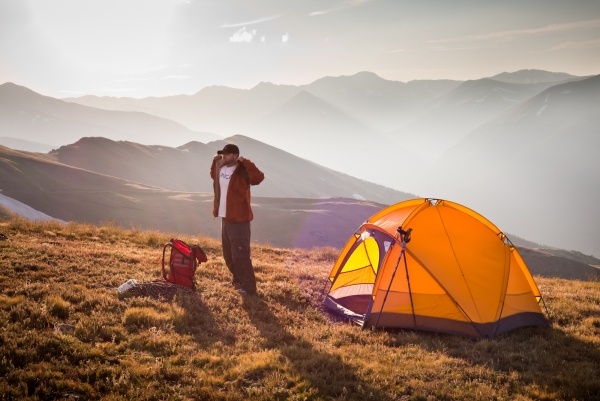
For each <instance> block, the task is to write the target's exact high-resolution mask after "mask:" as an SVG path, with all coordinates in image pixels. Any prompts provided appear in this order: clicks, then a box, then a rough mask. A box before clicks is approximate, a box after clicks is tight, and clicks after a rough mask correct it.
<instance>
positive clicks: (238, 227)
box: [210, 143, 265, 295]
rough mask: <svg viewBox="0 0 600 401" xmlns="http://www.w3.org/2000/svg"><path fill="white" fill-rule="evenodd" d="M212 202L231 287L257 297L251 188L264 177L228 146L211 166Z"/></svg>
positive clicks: (216, 156)
mask: <svg viewBox="0 0 600 401" xmlns="http://www.w3.org/2000/svg"><path fill="white" fill-rule="evenodd" d="M210 176H211V177H212V179H213V188H214V192H215V198H214V203H213V216H215V217H221V244H222V247H223V258H224V259H225V264H226V265H227V268H228V269H229V271H230V272H231V274H232V276H233V285H234V287H236V288H237V291H238V292H239V293H240V294H242V295H245V294H250V295H254V294H256V278H255V276H254V267H253V266H252V260H251V259H250V221H252V219H253V217H254V215H253V214H252V209H251V207H250V185H258V184H260V183H261V182H262V180H263V179H264V178H265V175H264V174H263V173H262V172H261V171H260V170H259V169H258V168H257V167H256V165H255V164H254V163H252V162H251V161H250V160H248V159H246V158H244V157H241V156H240V150H239V148H238V147H237V146H236V145H234V144H232V143H229V144H227V145H225V147H224V148H223V150H219V151H218V152H217V154H216V155H215V157H214V158H213V162H212V165H211V166H210Z"/></svg>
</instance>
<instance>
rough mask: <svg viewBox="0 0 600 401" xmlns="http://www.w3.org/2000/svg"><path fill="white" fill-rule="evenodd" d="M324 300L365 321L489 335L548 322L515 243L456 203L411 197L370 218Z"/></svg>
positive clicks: (347, 252) (346, 249) (349, 244)
mask: <svg viewBox="0 0 600 401" xmlns="http://www.w3.org/2000/svg"><path fill="white" fill-rule="evenodd" d="M329 280H330V282H331V287H330V289H329V291H328V293H327V295H326V297H325V300H324V301H323V303H324V305H325V306H326V307H328V308H330V309H332V310H333V311H335V312H337V313H340V314H343V315H344V316H346V317H348V318H349V319H351V320H352V321H354V322H356V323H358V324H361V325H362V326H364V327H380V328H406V329H415V330H427V331H435V332H443V333H450V334H459V335H464V336H467V337H473V338H492V337H494V336H496V335H498V334H501V333H504V332H506V331H509V330H512V329H515V328H517V327H522V326H547V321H546V318H545V317H544V315H543V313H542V311H541V308H540V301H541V299H542V297H541V294H540V291H539V289H538V288H537V285H536V284H535V281H534V280H533V277H532V275H531V273H530V272H529V269H528V268H527V266H526V264H525V262H524V261H523V259H522V258H521V256H520V255H519V253H518V251H517V249H516V248H515V247H514V246H513V245H512V243H511V242H510V241H509V240H508V238H507V237H506V236H505V235H504V234H503V233H502V232H501V231H500V230H499V229H498V228H497V227H496V226H495V225H494V224H492V223H491V222H490V221H488V220H487V219H486V218H484V217H483V216H481V215H479V214H478V213H476V212H474V211H473V210H471V209H468V208H466V207H464V206H462V205H459V204H457V203H453V202H450V201H447V200H439V199H424V198H420V199H412V200H408V201H404V202H400V203H397V204H395V205H392V206H389V207H387V208H385V209H383V210H381V211H380V212H378V213H376V214H375V215H373V216H372V217H371V218H369V219H368V220H367V221H366V222H365V223H363V224H362V226H361V227H360V228H359V229H358V230H357V232H356V233H355V234H354V235H352V236H351V238H350V239H349V241H348V242H347V243H346V246H345V247H344V249H343V250H342V252H341V253H340V256H339V257H338V259H337V261H336V263H335V265H334V266H333V268H332V270H331V272H330V275H329Z"/></svg>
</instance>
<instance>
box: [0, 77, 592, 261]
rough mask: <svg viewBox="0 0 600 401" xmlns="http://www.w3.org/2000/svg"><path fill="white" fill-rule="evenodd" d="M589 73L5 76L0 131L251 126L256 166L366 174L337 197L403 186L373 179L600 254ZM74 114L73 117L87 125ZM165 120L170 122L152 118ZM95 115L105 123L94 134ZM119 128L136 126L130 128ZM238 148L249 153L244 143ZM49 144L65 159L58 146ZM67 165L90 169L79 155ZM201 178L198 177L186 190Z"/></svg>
mask: <svg viewBox="0 0 600 401" xmlns="http://www.w3.org/2000/svg"><path fill="white" fill-rule="evenodd" d="M598 81H599V78H598V76H592V77H575V76H571V75H568V74H563V73H552V72H547V71H532V70H528V71H518V72H514V73H503V74H499V75H497V76H495V77H489V78H485V79H480V80H474V81H465V82H461V81H451V80H441V81H411V82H408V83H402V82H396V81H388V80H385V79H382V78H380V77H378V76H377V75H375V74H373V73H369V72H363V73H358V74H356V75H353V76H344V77H325V78H322V79H320V80H317V81H315V82H313V83H311V84H308V85H303V86H290V85H274V84H270V83H261V84H259V85H257V86H256V87H254V88H252V89H249V90H241V89H233V88H226V87H218V86H215V87H208V88H204V89H202V90H200V91H198V92H197V93H196V94H194V95H180V96H171V97H164V98H146V99H132V98H110V97H103V98H98V97H90V96H86V97H82V98H70V99H63V100H59V99H52V98H47V97H44V96H42V95H37V94H34V93H33V92H31V91H29V90H28V89H26V88H20V90H21V91H23V92H25V93H27V96H25V95H21V94H20V92H19V91H18V90H17V89H18V88H19V87H17V86H16V85H14V84H4V85H1V86H0V105H2V111H0V128H2V134H1V136H3V137H7V138H15V137H16V138H19V139H20V140H27V141H32V142H37V143H51V144H52V145H54V147H55V150H56V151H58V150H59V149H60V145H62V146H63V147H64V146H66V147H68V146H75V145H77V143H78V141H79V140H80V139H81V138H82V137H104V138H107V139H111V140H113V141H129V142H132V143H136V144H138V146H139V144H144V145H147V146H150V145H163V146H168V147H172V148H183V147H184V146H186V145H189V143H190V142H191V144H192V145H194V146H199V145H202V144H210V143H211V142H214V143H215V145H217V144H221V143H223V142H222V141H223V139H224V138H230V139H229V140H239V138H252V139H254V140H256V141H257V142H260V143H262V144H264V145H267V146H268V147H267V148H265V149H266V150H265V152H266V155H265V156H266V157H265V158H264V159H262V160H261V162H263V163H267V165H265V171H266V173H267V176H269V175H274V174H286V173H283V172H278V170H287V169H281V168H280V167H279V166H281V165H283V164H285V163H292V165H293V162H291V161H290V160H296V159H293V157H295V158H297V159H298V160H304V161H309V162H311V163H312V164H313V165H316V166H319V167H323V168H326V169H329V170H328V171H329V173H330V174H332V175H340V176H344V179H349V178H351V177H356V179H358V181H364V182H369V183H374V184H375V185H378V186H377V187H376V188H377V189H374V190H372V191H371V190H369V191H366V190H363V192H362V193H361V192H360V191H356V192H355V191H352V192H353V194H350V195H348V193H347V192H348V191H346V193H344V195H341V196H344V197H347V196H350V197H351V198H352V197H354V198H355V199H357V200H358V199H365V200H368V201H374V202H378V203H379V202H380V203H382V204H389V203H394V202H395V201H399V200H402V199H401V198H402V197H403V196H404V195H398V197H397V198H395V199H389V198H386V197H385V196H380V197H379V198H377V199H374V198H373V196H374V194H376V193H378V192H379V191H383V189H384V188H385V190H386V191H387V190H390V191H398V192H401V193H403V194H417V195H416V196H426V197H432V198H446V199H450V200H453V201H457V202H460V203H462V204H464V205H465V206H467V207H470V208H473V209H475V210H477V211H478V212H480V213H481V214H483V215H484V216H486V217H488V218H489V219H490V220H491V221H492V222H494V223H495V224H497V225H498V226H499V227H501V228H502V229H503V230H504V231H507V232H511V233H515V234H517V235H519V236H521V237H524V238H528V239H531V240H533V241H536V242H538V243H543V244H546V245H550V246H555V247H560V248H563V249H573V250H578V251H582V252H586V253H591V254H595V255H600V230H598V226H599V225H598V223H599V222H598V217H597V214H596V213H595V207H594V206H595V205H596V204H598V201H600V198H599V197H600V194H599V191H597V190H596V185H597V184H596V183H597V182H598V178H599V177H598V174H599V173H598V172H600V161H599V160H598V158H597V157H595V155H594V152H595V150H596V149H598V144H599V142H598V141H599V138H600V128H599V127H600V124H598V116H599V115H600V110H599V107H600V88H599V87H598V86H599V83H598ZM9 89H10V90H9ZM7 93H8V94H7ZM36 95H37V96H36ZM21 96H23V98H22V99H21ZM13 98H14V99H21V100H19V101H16V100H14V99H13ZM7 99H8V100H7ZM5 105H6V106H5ZM76 115H81V116H84V117H85V118H83V121H84V122H85V124H88V125H82V124H83V123H81V121H82V119H80V118H75V117H73V116H76ZM138 118H139V120H140V125H139V127H145V128H139V127H138V128H139V129H136V125H135V124H133V123H131V124H128V123H129V122H131V121H134V120H136V119H138ZM130 119H131V120H130ZM117 123H118V124H120V126H119V127H118V129H117V127H115V125H117ZM165 124H168V128H164V129H163V128H161V127H166V125H165ZM73 126H75V127H76V128H75V129H71V128H69V129H67V128H68V127H73ZM49 127H54V128H56V127H59V128H57V129H61V130H64V131H68V132H69V133H70V135H71V136H70V137H66V136H65V137H64V140H63V142H60V143H57V142H58V139H59V138H63V137H60V134H59V132H61V131H52V130H50V128H49ZM98 127H102V130H104V131H105V132H107V134H106V135H104V134H102V135H97V133H98V132H99V130H100V128H98ZM150 128H152V129H153V130H151V129H150ZM159 128H160V130H159ZM128 129H129V130H132V131H134V132H133V133H131V134H129V133H128V131H127V130H128ZM170 130H172V135H171V134H169V133H170V132H171V131H170ZM159 131H160V132H159ZM76 133H79V136H77V135H76ZM234 135H239V136H237V137H233V136H234ZM190 136H191V138H192V139H190ZM140 137H143V141H142V140H139V138H140ZM232 137H233V138H232ZM50 138H52V139H53V140H54V141H52V142H51V141H50ZM55 138H56V139H55ZM61 140H62V139H61ZM196 142H202V144H200V143H196ZM0 143H3V142H1V140H0ZM77 146H83V144H82V143H79V144H78V145H77ZM132 146H133V145H132ZM241 148H242V153H245V155H246V156H247V157H249V158H251V159H252V158H254V155H253V154H252V151H253V150H252V148H244V147H241ZM214 149H215V148H214V147H213V149H212V150H213V151H214ZM180 150H181V149H180ZM95 151H96V150H94V152H95ZM199 151H200V150H199ZM205 151H206V152H209V151H208V150H206V149H205ZM143 152H146V150H144V151H143ZM61 153H62V156H61ZM209 153H210V152H209ZM48 155H49V156H50V155H51V157H55V158H59V157H63V158H67V157H68V156H67V149H63V150H61V151H60V152H57V153H56V152H50V153H49V154H48ZM268 156H270V158H269V157H268ZM70 157H74V156H70ZM79 158H80V159H85V157H82V156H79ZM261 158H262V156H261ZM54 160H59V159H54ZM66 160H67V159H63V161H65V162H66ZM298 160H296V161H298ZM69 163H74V164H77V163H75V162H74V161H72V160H69ZM79 163H80V164H79V165H80V166H81V167H82V168H92V166H88V165H85V164H83V163H84V161H83V160H82V161H80V162H79ZM88 163H91V161H90V162H88ZM96 163H97V164H98V165H97V166H93V168H94V169H98V170H102V169H101V168H100V167H101V165H102V163H101V162H98V161H96ZM182 163H183V162H182ZM112 168H113V169H115V168H116V167H115V166H113V167H112ZM186 168H187V167H182V168H181V169H186ZM198 168H200V169H202V168H204V169H205V168H206V167H198ZM148 169H151V168H150V167H148V168H147V169H146V170H148ZM178 169H179V168H178ZM109 170H110V166H107V167H105V170H102V171H104V172H103V174H109V175H114V174H115V173H114V172H111V171H109ZM318 171H319V172H320V171H321V170H318ZM276 172H277V173H276ZM339 172H341V173H339ZM138 174H141V172H138ZM202 174H205V171H201V172H200V174H198V177H200V178H199V180H203V179H205V178H201V177H202ZM206 174H207V173H206ZM316 174H318V173H317V172H316V171H312V170H307V174H304V176H303V177H302V180H300V181H299V182H303V183H305V184H306V185H307V186H311V184H312V186H314V187H318V186H319V185H318V184H319V183H320V182H322V181H325V182H328V183H329V184H331V182H334V181H332V180H331V179H328V178H325V179H320V178H317V177H319V176H318V175H316ZM151 175H154V176H156V175H157V173H155V174H151ZM127 179H131V180H134V181H136V180H138V178H136V177H134V176H131V177H129V178H127ZM173 181H176V179H173ZM335 182H337V181H335ZM155 184H156V185H157V186H159V187H160V186H164V183H160V184H159V183H158V182H156V183H155ZM155 184H152V185H155ZM148 185H150V184H148ZM294 185H295V184H294ZM284 187H288V188H287V189H286V192H285V194H284V195H283V196H284V197H287V196H292V197H293V196H297V197H301V196H304V195H300V193H306V194H307V195H306V196H309V197H312V196H319V195H318V194H320V193H324V192H323V191H321V190H315V191H313V193H311V194H309V193H307V192H305V191H296V190H295V189H294V188H293V186H292V185H290V184H289V183H287V184H286V185H284ZM173 188H175V187H173ZM181 188H183V187H181ZM200 188H201V186H200V184H198V187H196V188H192V190H196V189H200ZM272 190H273V188H272V187H271V188H269V186H268V185H265V189H262V188H261V186H259V187H257V188H256V192H257V195H258V196H263V194H262V193H259V191H264V195H265V196H279V195H272V192H271V191H272ZM278 191H280V193H283V192H284V191H283V188H279V189H278ZM354 192H355V193H354ZM390 193H391V194H392V198H393V197H394V196H396V195H395V194H394V192H390ZM294 194H296V195H294ZM314 194H317V195H314Z"/></svg>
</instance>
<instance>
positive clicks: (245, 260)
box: [221, 219, 256, 294]
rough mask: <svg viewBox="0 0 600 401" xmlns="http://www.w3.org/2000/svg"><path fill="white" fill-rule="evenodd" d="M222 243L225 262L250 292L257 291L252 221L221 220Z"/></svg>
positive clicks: (236, 280) (235, 279)
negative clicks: (251, 235) (231, 221)
mask: <svg viewBox="0 0 600 401" xmlns="http://www.w3.org/2000/svg"><path fill="white" fill-rule="evenodd" d="M221 245H222V247H223V258H224V259H225V264H226V265H227V268H228V269H229V271H230V272H231V274H232V276H233V282H234V283H236V282H238V283H239V284H240V286H241V288H243V289H244V290H245V291H246V292H247V293H248V294H255V293H256V277H255V276H254V267H253V266H252V259H250V222H247V223H228V222H226V221H225V219H222V220H221Z"/></svg>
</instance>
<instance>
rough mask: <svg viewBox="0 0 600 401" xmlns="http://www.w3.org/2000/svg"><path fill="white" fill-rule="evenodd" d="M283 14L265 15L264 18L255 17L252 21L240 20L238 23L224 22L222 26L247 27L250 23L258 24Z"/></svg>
mask: <svg viewBox="0 0 600 401" xmlns="http://www.w3.org/2000/svg"><path fill="white" fill-rule="evenodd" d="M282 15H283V14H279V15H273V16H271V17H264V18H259V19H255V20H251V21H246V22H239V23H236V24H223V25H221V28H239V27H244V28H245V27H246V26H248V25H256V24H261V23H263V22H268V21H272V20H274V19H277V18H280V17H281V16H282Z"/></svg>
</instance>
